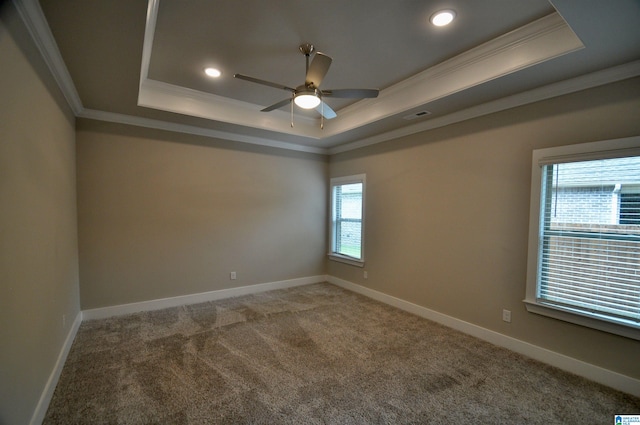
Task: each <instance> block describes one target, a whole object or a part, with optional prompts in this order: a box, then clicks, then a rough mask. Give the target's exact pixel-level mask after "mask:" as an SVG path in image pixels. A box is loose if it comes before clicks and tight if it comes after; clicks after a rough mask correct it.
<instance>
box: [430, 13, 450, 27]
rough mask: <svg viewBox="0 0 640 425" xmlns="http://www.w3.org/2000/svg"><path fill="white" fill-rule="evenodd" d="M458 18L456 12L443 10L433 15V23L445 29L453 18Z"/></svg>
mask: <svg viewBox="0 0 640 425" xmlns="http://www.w3.org/2000/svg"><path fill="white" fill-rule="evenodd" d="M455 17H456V12H455V11H453V10H441V11H439V12H436V13H434V14H433V15H431V19H430V21H431V23H432V24H433V25H435V26H437V27H443V26H445V25H449V24H450V23H451V21H453V18H455Z"/></svg>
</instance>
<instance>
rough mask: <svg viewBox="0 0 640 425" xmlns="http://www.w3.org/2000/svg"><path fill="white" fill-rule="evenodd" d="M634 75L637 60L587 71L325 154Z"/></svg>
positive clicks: (638, 72)
mask: <svg viewBox="0 0 640 425" xmlns="http://www.w3.org/2000/svg"><path fill="white" fill-rule="evenodd" d="M638 76H640V60H638V61H634V62H629V63H627V64H623V65H619V66H616V67H612V68H608V69H604V70H602V71H597V72H593V73H591V74H586V75H582V76H580V77H576V78H571V79H569V80H564V81H560V82H558V83H554V84H549V85H546V86H542V87H539V88H536V89H533V90H528V91H525V92H522V93H518V94H515V95H512V96H507V97H503V98H501V99H497V100H494V101H491V102H486V103H483V104H481V105H477V106H473V107H470V108H467V109H463V110H460V111H457V112H453V113H451V114H448V115H444V116H442V117H437V118H433V119H430V120H428V121H424V122H421V123H419V124H413V125H410V126H407V127H403V128H400V129H397V130H393V131H389V132H387V133H383V134H378V135H375V136H372V137H368V138H365V139H361V140H358V141H355V142H352V143H346V144H344V145H340V146H336V147H333V148H329V149H328V153H329V155H335V154H338V153H342V152H347V151H351V150H355V149H360V148H363V147H366V146H371V145H375V144H378V143H383V142H386V141H389V140H393V139H398V138H400V137H404V136H410V135H412V134H416V133H420V132H423V131H427V130H433V129H435V128H440V127H444V126H447V125H451V124H456V123H459V122H462V121H466V120H470V119H473V118H478V117H481V116H483V115H488V114H493V113H495V112H500V111H504V110H507V109H512V108H517V107H519V106H524V105H528V104H530V103H535V102H539V101H542V100H547V99H551V98H554V97H558V96H563V95H566V94H571V93H575V92H578V91H581V90H587V89H590V88H594V87H598V86H602V85H605V84H611V83H615V82H617V81H622V80H626V79H628V78H634V77H638Z"/></svg>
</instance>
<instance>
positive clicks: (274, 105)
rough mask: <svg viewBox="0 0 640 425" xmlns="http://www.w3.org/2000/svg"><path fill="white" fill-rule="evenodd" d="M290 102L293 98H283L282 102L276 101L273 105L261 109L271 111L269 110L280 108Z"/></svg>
mask: <svg viewBox="0 0 640 425" xmlns="http://www.w3.org/2000/svg"><path fill="white" fill-rule="evenodd" d="M289 103H291V98H289V99H284V100H281V101H280V102H278V103H274V104H273V105H271V106H267V107H266V108H264V109H262V110H260V112H269V111H273V110H274V109H280V108H282V107H283V106H284V105H288V104H289Z"/></svg>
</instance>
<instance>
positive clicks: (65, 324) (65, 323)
mask: <svg viewBox="0 0 640 425" xmlns="http://www.w3.org/2000/svg"><path fill="white" fill-rule="evenodd" d="M66 326H67V315H66V314H63V315H62V329H64V328H65V327H66Z"/></svg>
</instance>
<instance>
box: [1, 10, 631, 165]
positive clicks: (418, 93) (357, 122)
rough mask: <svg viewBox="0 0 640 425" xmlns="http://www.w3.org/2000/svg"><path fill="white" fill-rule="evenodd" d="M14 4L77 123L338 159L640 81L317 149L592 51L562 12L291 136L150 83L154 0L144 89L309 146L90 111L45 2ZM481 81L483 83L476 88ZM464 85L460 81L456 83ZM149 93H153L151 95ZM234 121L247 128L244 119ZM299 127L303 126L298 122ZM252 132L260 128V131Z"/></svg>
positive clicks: (580, 82)
mask: <svg viewBox="0 0 640 425" xmlns="http://www.w3.org/2000/svg"><path fill="white" fill-rule="evenodd" d="M12 1H13V3H14V4H15V6H16V9H17V10H18V12H19V14H20V17H21V19H22V20H23V22H24V23H25V26H26V27H27V29H28V31H29V33H30V34H31V36H32V38H33V40H34V42H35V44H36V46H37V48H38V50H39V51H40V53H41V55H42V57H43V59H44V61H45V62H46V64H47V66H48V68H49V69H50V71H51V73H52V75H53V77H54V79H55V81H56V83H57V84H58V86H59V87H60V89H61V91H62V92H63V94H64V96H65V98H66V100H67V102H68V103H69V105H70V107H71V109H72V110H73V112H74V114H75V115H76V116H77V117H80V118H89V119H96V120H100V121H110V122H116V123H123V124H130V125H136V126H141V127H147V128H155V129H160V130H167V131H173V132H183V133H187V134H194V135H200V136H204V137H212V138H219V139H226V140H231V141H237V142H242V143H250V144H255V145H262V146H268V147H274V148H279V149H288V150H294V151H300V152H308V153H314V154H321V155H333V154H337V153H341V152H346V151H349V150H353V149H359V148H361V147H365V146H370V145H373V144H376V143H382V142H385V141H388V140H392V139H396V138H399V137H403V136H407V135H411V134H415V133H418V132H421V131H427V130H430V129H434V128H438V127H442V126H445V125H450V124H454V123H457V122H461V121H464V120H468V119H472V118H476V117H480V116H483V115H487V114H491V113H494V112H498V111H502V110H506V109H509V108H514V107H517V106H522V105H525V104H528V103H532V102H537V101H540V100H545V99H549V98H552V97H556V96H561V95H564V94H568V93H572V92H576V91H580V90H584V89H588V88H592V87H596V86H599V85H604V84H608V83H613V82H616V81H620V80H624V79H627V78H633V77H637V76H638V75H640V61H635V62H631V63H628V64H624V65H621V66H617V67H614V68H610V69H606V70H602V71H599V72H594V73H591V74H587V75H584V76H581V77H577V78H573V79H570V80H566V81H562V82H559V83H555V84H551V85H548V86H544V87H540V88H537V89H534V90H530V91H527V92H523V93H519V94H516V95H513V96H508V97H505V98H502V99H498V100H495V101H492V102H488V103H485V104H482V105H478V106H474V107H471V108H468V109H465V110H462V111H458V112H454V113H452V114H449V115H446V116H443V117H437V118H432V119H430V120H428V121H423V122H421V123H417V124H413V125H410V126H407V127H403V128H401V129H398V130H394V131H390V132H386V133H383V134H379V135H376V136H372V137H368V138H365V139H361V140H358V141H354V142H351V143H346V144H343V145H339V146H335V147H333V148H328V149H325V148H320V147H315V146H310V145H309V144H312V143H314V141H317V140H322V139H326V138H329V137H332V136H338V135H339V134H341V133H342V132H345V131H348V130H350V129H354V128H357V127H359V126H362V125H366V124H368V123H372V122H375V121H377V120H379V119H382V118H385V117H389V116H391V115H394V114H397V113H402V112H404V111H406V110H409V109H412V108H414V107H416V106H421V105H424V104H425V103H428V102H430V101H433V100H435V99H439V98H442V97H445V96H447V95H450V94H453V93H456V92H458V91H460V90H464V89H466V88H469V87H472V86H473V85H476V84H481V83H482V82H485V81H489V80H491V79H495V78H499V77H500V76H502V75H506V74H508V73H510V72H515V71H517V70H518V69H522V68H524V67H527V66H530V65H533V64H535V63H539V62H541V61H544V60H547V59H549V58H551V57H555V56H558V55H561V54H564V53H568V52H569V51H574V50H576V49H580V48H582V47H584V46H583V45H582V43H581V42H580V41H579V39H577V37H576V35H575V34H574V33H573V31H572V30H571V28H570V27H569V26H568V25H567V24H566V23H565V22H564V20H562V18H561V17H560V16H559V15H558V14H557V13H554V14H551V15H548V16H547V17H544V18H542V19H540V20H537V21H534V22H533V23H531V24H529V25H525V26H524V27H522V28H519V29H517V30H514V31H512V32H510V33H507V34H505V35H503V36H501V37H498V38H497V39H495V40H492V41H490V42H488V43H485V44H483V45H481V46H478V47H477V48H475V49H472V50H470V51H467V52H465V53H463V54H461V55H459V56H456V57H455V58H453V59H451V60H449V61H446V62H444V63H441V64H439V65H436V66H434V67H431V68H429V69H427V70H426V71H423V72H421V73H419V74H416V75H415V76H413V77H410V78H409V79H407V80H405V81H403V82H400V83H398V84H396V85H394V86H391V87H389V88H387V89H385V90H383V91H382V92H381V93H380V96H379V97H378V98H376V99H365V100H362V101H360V102H357V103H355V104H353V105H350V106H348V107H346V108H343V109H341V110H340V116H339V117H338V118H336V119H334V120H331V124H330V125H327V126H325V129H324V130H320V129H319V126H318V125H317V120H312V119H307V118H305V117H300V120H299V124H300V125H298V126H297V128H296V131H297V132H296V133H291V127H290V122H289V119H288V114H286V113H284V112H282V113H278V112H280V111H273V112H272V113H270V114H264V113H260V112H259V111H257V109H258V107H256V106H255V105H252V104H249V103H246V102H239V101H235V100H231V99H224V98H221V97H220V96H215V95H212V94H208V93H203V92H198V91H196V90H191V89H186V88H184V87H177V86H172V85H170V84H166V83H162V82H158V81H153V80H149V79H148V78H147V76H148V64H149V61H150V57H151V56H150V55H151V50H152V47H153V32H154V31H155V14H156V13H157V7H158V4H159V0H149V8H148V14H147V28H146V30H145V45H144V48H143V57H142V69H141V80H140V84H141V87H147V88H150V89H152V90H151V92H152V93H153V95H154V96H159V97H162V96H164V97H166V98H171V99H172V100H174V101H175V100H178V99H180V100H181V101H182V102H183V106H182V108H184V110H187V111H188V110H189V108H192V109H197V107H201V106H202V105H203V104H205V103H207V102H212V101H213V103H216V102H219V104H218V105H217V106H214V108H218V109H221V110H224V109H225V108H227V107H229V108H232V109H234V111H235V112H236V113H238V111H239V110H249V111H251V108H253V115H252V116H253V117H254V119H256V121H257V122H259V123H260V126H257V127H258V128H264V129H268V130H270V131H274V132H279V133H286V134H294V135H296V136H298V137H300V140H301V142H304V143H300V144H297V143H288V142H282V141H279V140H276V139H275V138H272V137H255V136H246V135H241V134H236V133H231V132H225V131H219V130H212V129H207V128H202V127H198V126H192V125H184V124H176V123H171V122H166V121H161V120H154V119H149V118H142V117H136V116H131V115H124V114H117V113H111V112H104V111H96V110H92V109H85V108H84V106H83V105H82V102H81V99H80V96H79V95H78V92H77V90H76V88H75V85H74V83H73V80H72V79H71V76H70V74H69V72H68V70H67V68H66V65H65V63H64V61H63V59H62V56H61V54H60V51H59V49H58V46H57V44H56V42H55V39H54V38H53V34H52V33H51V30H50V29H49V26H48V23H47V21H46V18H45V16H44V13H43V12H42V9H41V8H40V4H39V3H38V1H37V0H12ZM549 44H551V45H552V46H553V45H558V46H556V47H554V50H552V51H548V50H547V49H548V48H549V47H550V46H549ZM553 52H555V53H553ZM523 54H526V55H525V56H526V59H525V60H520V61H519V62H517V63H511V64H510V68H509V67H505V66H504V65H505V62H509V61H510V60H513V59H514V57H516V58H517V57H518V55H521V56H522V55H523ZM514 55H515V56H514ZM493 62H496V63H497V64H495V65H492V63H493ZM489 68H491V69H489ZM478 72H480V74H477V73H478ZM470 78H471V79H470ZM473 78H475V83H474V81H473ZM457 79H458V81H457V82H456V80H457ZM438 90H439V91H438ZM143 93H145V94H149V93H147V92H144V91H143ZM221 105H224V107H221ZM209 107H211V106H210V105H208V106H206V107H205V108H209ZM172 112H178V113H181V112H180V111H179V110H178V109H176V110H172ZM245 112H246V111H245ZM245 112H243V113H245ZM194 114H195V113H194ZM204 115H206V114H196V116H200V117H204V118H208V117H207V116H204ZM240 115H242V114H240ZM263 120H265V121H263ZM285 121H286V124H285ZM230 122H234V123H236V124H240V125H245V124H243V122H242V120H239V121H238V120H236V121H230ZM278 123H279V124H278ZM314 123H315V125H314ZM296 124H298V121H297V122H296ZM249 126H250V127H256V125H249ZM281 127H282V128H281ZM309 127H310V128H309ZM303 129H308V130H311V133H306V130H304V132H303ZM314 132H315V133H314ZM318 132H320V135H318ZM303 133H304V134H303ZM310 134H311V135H310Z"/></svg>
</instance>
